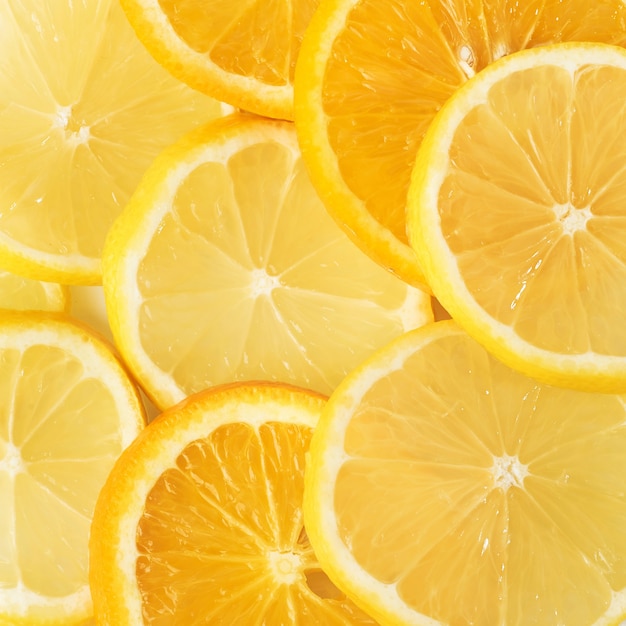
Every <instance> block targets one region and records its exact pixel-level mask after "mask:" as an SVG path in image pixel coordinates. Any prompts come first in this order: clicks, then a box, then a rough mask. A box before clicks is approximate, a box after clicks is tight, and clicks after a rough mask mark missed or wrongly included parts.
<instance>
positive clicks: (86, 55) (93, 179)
mask: <svg viewBox="0 0 626 626" xmlns="http://www.w3.org/2000/svg"><path fill="white" fill-rule="evenodd" d="M0 23H2V37H1V38H0V58H1V59H2V61H0V110H1V111H2V119H1V120H0V188H1V190H2V191H1V192H0V266H2V267H3V268H5V269H8V270H11V271H15V272H16V273H18V274H21V275H27V276H31V277H34V278H38V279H41V280H49V281H54V282H60V283H67V284H78V283H80V284H85V283H90V284H91V283H98V282H99V281H100V275H101V269H100V254H101V252H102V245H103V243H104V237H105V235H106V232H107V231H108V229H109V226H110V225H111V222H112V221H113V219H114V218H115V217H116V216H117V214H118V213H119V212H120V211H121V208H122V207H123V206H124V204H125V203H126V201H127V199H128V197H129V196H130V194H131V192H132V191H133V189H134V187H135V186H136V184H137V182H138V181H139V178H140V177H141V175H142V174H143V172H144V171H145V169H146V168H147V166H148V164H149V163H150V162H151V160H152V159H153V158H154V156H156V154H157V153H158V152H159V151H160V150H161V149H162V148H164V147H165V146H166V145H169V144H170V143H171V142H172V141H174V140H175V139H177V138H178V137H179V136H180V135H181V134H182V133H184V132H185V131H187V130H189V129H191V128H192V127H194V126H195V125H197V124H198V123H199V122H205V121H207V120H208V119H211V118H213V117H216V116H218V115H220V114H221V104H220V103H218V102H217V101H214V100H211V99H210V98H208V97H206V96H204V95H202V94H199V93H197V92H196V91H194V90H192V89H190V88H188V87H187V86H186V85H183V84H182V83H180V82H179V81H177V80H175V79H174V78H172V77H171V76H170V75H169V73H168V72H166V71H165V70H164V69H163V68H162V67H161V66H160V65H159V64H158V63H156V62H155V61H154V60H153V59H152V58H151V57H150V55H149V54H148V53H147V52H146V50H145V49H144V48H143V46H142V45H141V43H140V42H139V41H138V40H137V38H136V36H135V34H134V32H133V30H132V28H131V27H130V26H129V25H128V22H127V20H126V17H125V15H124V13H123V11H122V10H121V8H120V6H119V3H118V2H116V1H113V0H104V1H103V2H88V3H83V2H81V3H75V2H71V1H69V0H62V1H60V2H50V1H49V0H46V2H40V1H39V0H37V1H35V0H27V1H24V2H13V1H9V2H4V3H3V4H2V6H1V7H0ZM164 116H165V117H166V118H167V124H163V123H162V122H163V119H164Z"/></svg>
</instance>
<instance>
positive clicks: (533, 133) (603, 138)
mask: <svg viewBox="0 0 626 626" xmlns="http://www.w3.org/2000/svg"><path fill="white" fill-rule="evenodd" d="M624 99H626V72H625V71H624V70H618V69H615V68H610V67H608V66H607V67H599V68H586V67H583V68H581V69H580V70H579V71H577V72H576V73H575V74H574V75H573V76H572V75H571V74H570V72H569V71H566V70H563V69H558V68H556V67H554V66H548V67H541V68H535V69H533V70H527V71H524V72H516V73H514V74H513V75H512V76H510V77H508V78H507V79H505V80H503V81H501V82H500V83H498V84H496V85H495V86H494V87H493V88H492V89H491V91H490V93H489V96H488V98H487V101H486V102H485V104H483V105H480V106H477V107H475V108H474V109H473V110H471V111H470V112H469V114H468V115H467V117H466V119H464V121H463V122H462V124H461V125H460V126H459V128H458V129H457V130H456V132H455V137H454V139H453V142H452V144H451V149H450V166H449V169H448V172H447V174H446V179H445V181H444V183H443V185H442V187H441V189H440V191H439V202H440V203H441V204H440V209H439V211H440V216H441V224H442V229H443V232H444V236H445V238H446V243H447V245H448V246H449V247H450V250H451V251H452V253H453V254H454V255H455V256H456V258H457V259H458V267H459V271H460V273H461V276H462V279H463V281H464V282H465V284H466V285H467V287H468V289H469V290H470V292H471V293H472V294H473V297H474V298H475V299H476V301H477V302H478V303H479V304H480V306H481V307H483V308H484V309H485V311H486V312H487V313H488V314H489V315H491V316H492V317H493V318H495V319H496V320H498V321H500V322H502V323H503V324H505V325H507V326H510V327H511V328H512V329H514V331H515V332H516V333H518V334H519V335H520V336H521V337H522V338H523V339H525V340H527V341H529V342H531V343H532V344H534V345H536V346H538V347H540V348H545V349H547V350H554V351H557V352H561V353H569V354H583V353H585V352H594V353H598V354H605V355H620V356H623V355H626V328H625V327H624V324H623V322H622V320H623V317H624V312H626V293H625V292H624V289H623V288H622V286H623V284H624V283H625V282H626V265H625V264H624V261H626V206H624V203H623V200H622V199H623V197H624V194H625V193H626V183H625V182H624V181H625V180H626V177H625V173H626V165H625V164H626V147H625V145H624V142H623V141H622V140H621V137H622V136H623V134H624V132H625V131H626V116H625V115H624V112H623V110H622V107H621V103H622V102H623V101H624Z"/></svg>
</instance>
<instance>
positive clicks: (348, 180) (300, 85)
mask: <svg viewBox="0 0 626 626" xmlns="http://www.w3.org/2000/svg"><path fill="white" fill-rule="evenodd" d="M562 40H563V41H567V40H580V41H584V40H592V41H604V42H607V43H613V44H620V45H622V44H626V5H624V3H623V2H622V1H621V0H569V1H568V2H562V1H561V0H526V1H525V2H517V1H513V0H510V1H509V0H501V1H497V2H467V1H466V0H446V1H443V0H423V1H421V2H414V1H413V0H388V1H385V2H380V1H378V0H323V1H322V2H321V3H320V6H319V8H318V11H317V12H316V13H315V15H314V17H313V19H312V20H311V23H310V25H309V28H308V29H307V31H306V34H305V37H304V40H303V43H302V48H301V53H300V56H299V60H298V64H297V67H296V78H295V84H294V90H295V120H296V127H297V129H298V134H299V137H300V142H301V147H302V152H303V156H304V159H305V162H306V164H307V166H308V168H309V171H310V174H311V178H312V181H313V184H314V185H315V187H316V189H317V190H318V192H319V194H320V196H321V198H322V199H323V201H324V202H325V204H326V205H327V208H328V210H329V211H330V212H331V213H332V214H333V215H334V217H335V218H336V219H337V220H338V222H339V223H340V224H343V225H344V227H345V228H346V230H347V232H349V233H350V234H351V235H352V236H353V237H354V239H355V241H356V242H357V243H358V245H360V246H362V248H363V249H364V250H365V251H366V252H367V253H368V254H370V255H371V256H372V258H374V259H376V260H377V261H378V262H380V263H381V264H382V265H383V266H385V267H388V268H390V269H391V270H392V271H394V272H395V273H397V274H398V275H399V276H401V277H402V278H404V279H405V280H407V281H409V282H411V283H414V284H423V282H424V276H423V274H422V271H421V268H420V267H419V263H418V262H416V259H415V256H414V254H413V252H412V250H411V248H410V246H409V245H408V240H407V235H406V223H405V201H406V194H407V189H408V186H409V181H410V176H411V168H412V166H413V163H414V159H415V154H416V151H417V148H418V146H419V145H420V142H421V141H422V138H423V136H424V133H425V132H426V129H427V128H428V125H429V124H430V122H431V121H432V119H433V117H434V115H435V113H436V112H437V111H438V110H439V109H440V108H441V105H442V104H443V103H444V102H445V101H446V100H447V99H448V98H449V96H450V95H451V94H452V93H454V92H455V90H456V89H458V87H459V86H460V85H462V84H463V83H465V82H466V80H467V79H468V77H469V76H472V75H474V74H475V73H476V72H478V71H479V70H481V69H482V68H484V67H485V66H486V65H488V64H489V63H490V62H491V61H492V60H494V59H497V58H500V57H502V56H504V55H506V54H509V53H511V52H514V51H517V50H520V49H522V48H527V47H534V46H538V45H543V44H547V43H551V42H558V41H562Z"/></svg>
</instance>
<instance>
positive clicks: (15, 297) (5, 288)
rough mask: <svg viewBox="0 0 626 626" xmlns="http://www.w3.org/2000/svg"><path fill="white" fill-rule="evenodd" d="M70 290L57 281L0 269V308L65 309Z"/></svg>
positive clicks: (59, 310)
mask: <svg viewBox="0 0 626 626" xmlns="http://www.w3.org/2000/svg"><path fill="white" fill-rule="evenodd" d="M69 307H70V291H69V289H68V288H67V287H65V286H63V285H59V284H58V283H48V282H44V281H41V280H34V279H32V278H24V277H23V276H18V275H17V274H13V272H6V271H5V270H2V269H0V309H12V310H15V311H27V310H37V311H55V312H59V313H60V312H63V311H67V310H68V309H69Z"/></svg>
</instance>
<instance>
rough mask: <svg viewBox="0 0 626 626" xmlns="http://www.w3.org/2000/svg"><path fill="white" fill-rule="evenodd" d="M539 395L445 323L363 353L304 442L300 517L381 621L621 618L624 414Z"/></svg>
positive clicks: (616, 400) (608, 401)
mask: <svg viewBox="0 0 626 626" xmlns="http://www.w3.org/2000/svg"><path fill="white" fill-rule="evenodd" d="M625 400H626V399H625V398H624V397H623V396H619V395H603V394H592V393H585V392H580V391H575V390H569V389H563V388H559V387H550V386H547V385H542V384H541V383H538V382H536V381H535V380H533V379H530V378H527V377H525V376H523V375H522V374H520V373H518V372H516V371H515V370H512V369H510V368H508V367H507V366H505V365H504V364H502V363H501V362H500V361H498V360H496V359H495V358H494V357H493V356H491V355H490V354H489V353H488V352H486V351H485V350H484V348H482V347H481V346H480V344H478V343H477V342H475V341H474V340H473V339H471V338H470V337H469V335H467V334H466V333H465V332H464V331H462V330H461V329H460V328H459V327H458V326H457V325H456V323H455V322H453V321H450V320H448V321H443V322H437V323H434V324H430V325H427V326H425V327H423V328H421V329H418V330H416V331H413V332H411V333H408V334H406V335H404V336H403V337H401V338H399V339H397V340H395V341H394V342H392V343H391V344H389V345H388V346H386V347H385V348H383V349H381V350H380V351H379V352H378V353H376V355H374V356H373V357H372V358H370V359H368V360H367V361H366V362H365V363H364V364H362V365H361V366H360V367H358V368H357V369H356V370H355V371H354V372H353V373H351V374H349V375H348V377H347V378H346V379H345V380H344V381H343V382H342V384H341V385H340V386H339V388H338V389H337V390H336V391H335V392H334V393H333V394H332V395H331V397H330V400H329V401H328V404H327V406H326V407H325V409H324V411H323V413H322V417H321V418H320V423H319V425H318V427H317V428H316V431H315V433H314V435H313V439H312V443H311V449H310V457H309V462H308V464H307V467H306V471H305V496H304V516H305V525H306V528H307V531H308V533H309V537H310V539H311V543H312V545H313V547H314V549H315V551H316V554H317V555H318V557H319V559H320V563H321V564H322V567H323V568H324V569H325V571H327V573H328V575H329V576H330V578H331V579H332V580H333V582H335V584H337V585H338V586H339V587H340V588H341V589H343V590H344V591H345V592H346V594H348V596H350V597H352V598H353V599H354V600H355V602H358V603H359V604H360V605H361V606H362V607H364V608H365V610H367V611H368V612H370V613H371V614H372V615H373V616H375V617H376V618H377V619H378V620H379V621H380V623H383V624H412V625H424V626H426V625H428V626H436V625H443V624H509V625H512V624H522V623H529V621H531V622H533V623H541V624H545V625H546V626H547V625H550V624H554V625H555V626H556V625H557V624H568V625H569V624H575V625H576V626H583V625H591V624H594V625H598V624H617V623H619V621H620V618H621V619H623V618H624V615H625V614H626V591H625V588H626V570H625V568H624V563H626V560H625V559H624V555H625V551H626V541H625V540H624V535H623V532H622V529H623V523H624V521H625V520H626V498H625V497H624V490H623V489H622V485H621V478H620V477H621V476H622V475H623V472H624V471H626V454H624V449H625V444H626V428H625V426H624V425H625V424H626V421H625V417H626V404H625Z"/></svg>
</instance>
